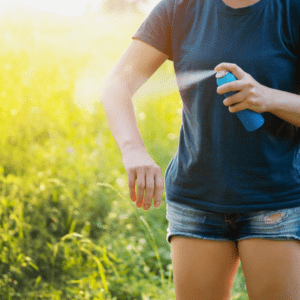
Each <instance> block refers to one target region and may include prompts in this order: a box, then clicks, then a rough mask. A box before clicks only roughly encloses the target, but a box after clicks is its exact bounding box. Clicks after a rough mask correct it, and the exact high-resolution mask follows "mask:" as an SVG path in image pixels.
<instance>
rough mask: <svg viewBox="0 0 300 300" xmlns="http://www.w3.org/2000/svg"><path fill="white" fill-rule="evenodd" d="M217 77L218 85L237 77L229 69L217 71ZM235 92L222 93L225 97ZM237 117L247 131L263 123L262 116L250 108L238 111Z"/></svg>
mask: <svg viewBox="0 0 300 300" xmlns="http://www.w3.org/2000/svg"><path fill="white" fill-rule="evenodd" d="M216 78H217V85H218V86H220V85H222V84H225V83H227V82H231V81H235V80H237V78H236V77H235V76H234V75H233V74H232V73H231V72H229V71H219V72H217V74H216ZM235 93H236V92H229V93H226V94H223V95H224V96H225V98H227V97H229V96H231V95H233V94H235ZM236 114H237V116H238V118H239V119H240V120H241V122H242V124H243V125H244V127H245V128H246V130H247V131H254V130H256V129H258V128H260V127H261V126H262V125H263V124H264V118H263V117H262V115H261V114H260V113H257V112H255V111H253V110H250V109H244V110H241V111H238V112H237V113H236Z"/></svg>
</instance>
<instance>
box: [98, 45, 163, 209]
mask: <svg viewBox="0 0 300 300" xmlns="http://www.w3.org/2000/svg"><path fill="white" fill-rule="evenodd" d="M167 58H168V55H167V54H165V53H163V52H160V51H159V50H157V49H156V48H154V47H152V46H150V45H148V44H147V43H144V42H142V41H140V40H136V39H135V40H133V41H132V43H131V45H130V46H129V48H128V49H127V50H126V51H125V53H124V54H123V55H122V57H121V58H120V59H119V61H118V62H117V64H116V65H115V66H114V68H113V69H112V70H111V72H110V73H109V75H108V77H107V78H106V80H105V83H104V87H103V90H102V93H101V102H102V104H103V107H104V110H105V113H106V116H107V121H108V125H109V127H110V129H111V132H112V135H113V137H114V138H115V140H116V142H117V144H118V146H119V149H120V150H121V152H122V159H123V163H124V166H125V170H126V172H127V175H128V187H129V195H130V198H131V200H132V201H133V202H136V206H137V207H138V208H140V207H141V206H143V207H144V210H148V209H149V208H150V206H151V202H152V198H153V199H154V205H155V207H159V205H160V203H161V200H162V194H163V189H164V180H163V177H162V172H161V169H160V167H159V166H158V165H157V164H156V163H155V162H154V161H153V159H152V158H151V157H150V156H149V154H148V153H147V151H146V149H145V145H144V143H143V140H142V136H141V134H140V131H139V129H138V126H137V122H136V117H135V114H134V107H133V104H132V96H133V95H134V93H135V92H136V91H137V90H138V89H139V87H140V86H142V84H144V83H145V82H146V81H147V80H148V79H149V78H150V77H151V76H152V74H153V73H154V72H155V71H156V70H157V69H158V68H159V67H160V65H161V64H162V63H163V62H164V61H165V60H166V59H167ZM135 182H136V185H137V192H136V191H135ZM144 193H145V195H144Z"/></svg>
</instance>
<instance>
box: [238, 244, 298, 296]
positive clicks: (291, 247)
mask: <svg viewBox="0 0 300 300" xmlns="http://www.w3.org/2000/svg"><path fill="white" fill-rule="evenodd" d="M238 248H239V255H240V259H241V264H242V268H243V272H244V275H245V281H246V286H247V291H248V295H249V300H299V299H300V242H299V241H275V240H267V239H258V238H252V239H245V240H241V241H239V242H238Z"/></svg>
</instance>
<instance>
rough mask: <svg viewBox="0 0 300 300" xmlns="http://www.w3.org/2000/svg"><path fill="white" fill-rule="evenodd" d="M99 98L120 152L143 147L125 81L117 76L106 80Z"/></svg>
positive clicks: (130, 94) (130, 95)
mask: <svg viewBox="0 0 300 300" xmlns="http://www.w3.org/2000/svg"><path fill="white" fill-rule="evenodd" d="M100 98H101V102H102V104H103V107H104V110H105V113H106V117H107V121H108V125H109V127H110V130H111V132H112V135H113V137H114V139H115V141H116V143H117V145H118V147H119V149H120V150H121V152H122V154H124V153H125V152H126V151H127V150H130V149H136V148H141V149H143V148H144V149H145V145H144V143H143V140H142V136H141V133H140V131H139V129H138V125H137V121H136V117H135V113H134V107H133V104H132V93H131V92H130V89H129V87H128V84H127V83H126V81H125V80H122V79H121V78H118V77H115V78H113V79H109V80H106V83H105V84H104V88H103V89H102V92H101V96H100Z"/></svg>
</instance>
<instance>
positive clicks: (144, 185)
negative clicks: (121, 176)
mask: <svg viewBox="0 0 300 300" xmlns="http://www.w3.org/2000/svg"><path fill="white" fill-rule="evenodd" d="M122 160H123V163H124V166H125V170H126V172H127V176H128V187H129V195H130V199H131V201H132V202H136V206H137V207H138V208H140V207H142V206H143V208H144V210H148V209H149V208H150V206H151V203H152V198H153V199H154V206H155V207H156V208H158V207H159V205H160V204H161V200H162V194H163V190H164V180H163V177H162V172H161V168H160V167H159V166H158V165H157V164H156V163H155V162H154V160H153V159H152V158H151V157H150V156H149V154H148V153H147V151H146V149H142V148H138V149H134V150H132V149H131V150H128V151H126V152H125V153H123V155H122ZM135 181H136V185H137V192H136V191H135ZM144 193H145V195H144Z"/></svg>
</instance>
